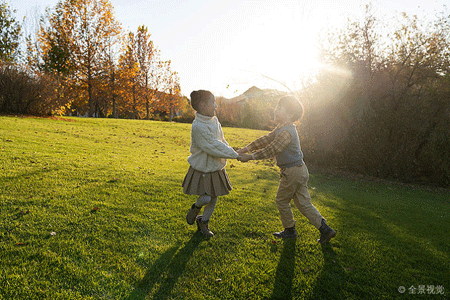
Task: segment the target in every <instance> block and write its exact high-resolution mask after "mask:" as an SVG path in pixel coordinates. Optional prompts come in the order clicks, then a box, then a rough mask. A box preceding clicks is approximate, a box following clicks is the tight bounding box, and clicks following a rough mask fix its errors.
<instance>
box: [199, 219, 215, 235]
mask: <svg viewBox="0 0 450 300" xmlns="http://www.w3.org/2000/svg"><path fill="white" fill-rule="evenodd" d="M195 221H196V223H197V229H198V230H199V231H200V232H201V233H202V235H203V236H204V237H207V238H210V237H213V236H214V233H212V231H211V230H209V226H208V223H209V220H207V221H203V220H202V216H197V218H195Z"/></svg>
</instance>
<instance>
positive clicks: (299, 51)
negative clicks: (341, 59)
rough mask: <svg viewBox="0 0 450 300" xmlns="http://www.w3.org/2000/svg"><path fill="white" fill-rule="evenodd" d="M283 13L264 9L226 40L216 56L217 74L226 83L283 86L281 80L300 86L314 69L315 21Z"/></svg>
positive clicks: (292, 86) (291, 85)
mask: <svg viewBox="0 0 450 300" xmlns="http://www.w3.org/2000/svg"><path fill="white" fill-rule="evenodd" d="M285 16H286V11H283V13H281V12H280V11H278V12H276V11H275V12H274V11H270V10H268V11H267V12H266V14H265V15H263V16H260V17H259V18H257V19H252V20H248V23H247V24H246V26H245V29H244V30H241V31H240V32H237V33H236V34H235V35H234V36H233V37H232V38H231V39H230V40H228V41H227V43H226V46H225V47H223V49H222V51H221V52H220V53H219V55H218V59H219V60H220V65H221V68H220V69H221V70H222V71H221V72H222V74H221V75H222V76H223V77H225V76H228V77H227V78H228V80H229V82H228V83H227V84H231V85H232V84H238V83H239V82H240V83H242V86H243V88H248V86H253V85H256V86H258V87H260V88H280V89H283V86H282V85H280V83H283V84H284V85H286V86H289V87H290V88H292V89H300V88H301V86H302V82H303V81H304V80H305V78H308V77H310V76H312V75H313V74H314V73H315V72H316V71H317V69H318V68H319V63H318V47H317V30H315V29H314V26H315V25H316V24H314V22H309V23H308V24H304V23H303V22H300V21H298V20H297V19H296V18H294V17H291V18H285ZM224 73H225V74H224ZM230 78H232V79H230Z"/></svg>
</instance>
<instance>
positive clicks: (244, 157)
mask: <svg viewBox="0 0 450 300" xmlns="http://www.w3.org/2000/svg"><path fill="white" fill-rule="evenodd" d="M251 159H252V156H251V155H248V154H242V155H241V156H239V157H238V160H239V161H241V162H244V163H245V162H248V161H249V160H251Z"/></svg>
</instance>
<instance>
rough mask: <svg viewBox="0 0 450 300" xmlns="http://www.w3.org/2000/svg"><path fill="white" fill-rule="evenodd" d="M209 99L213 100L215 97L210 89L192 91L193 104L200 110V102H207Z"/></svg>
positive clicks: (194, 107)
mask: <svg viewBox="0 0 450 300" xmlns="http://www.w3.org/2000/svg"><path fill="white" fill-rule="evenodd" d="M209 99H212V100H214V99H215V97H214V95H213V93H211V92H210V91H205V90H199V91H193V92H192V93H191V106H192V108H193V109H195V110H196V111H198V109H199V106H200V104H201V103H205V102H206V101H208V100H209Z"/></svg>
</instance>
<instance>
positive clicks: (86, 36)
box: [41, 0, 120, 117]
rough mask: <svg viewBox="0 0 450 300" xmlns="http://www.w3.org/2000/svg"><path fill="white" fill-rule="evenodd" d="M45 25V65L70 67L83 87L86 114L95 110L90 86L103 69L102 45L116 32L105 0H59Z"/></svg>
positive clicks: (106, 43)
mask: <svg viewBox="0 0 450 300" xmlns="http://www.w3.org/2000/svg"><path fill="white" fill-rule="evenodd" d="M48 19H49V27H47V28H42V29H41V30H42V32H41V37H42V41H43V42H44V43H43V47H44V50H45V51H44V52H45V57H46V58H47V61H45V65H46V66H47V67H50V68H53V67H54V66H58V65H59V63H60V62H61V60H62V62H63V63H64V64H68V65H69V66H70V69H69V70H70V72H69V76H70V77H72V78H73V79H75V81H76V82H77V85H78V86H80V87H81V88H82V89H84V90H87V94H88V104H89V116H90V117H92V116H93V115H94V113H95V103H94V99H93V87H94V82H95V79H96V77H98V76H100V74H102V73H103V72H104V71H105V70H104V61H105V56H104V54H105V51H104V50H105V48H107V46H108V42H109V40H108V39H109V38H111V37H114V36H116V35H118V34H119V32H120V26H119V24H118V22H117V21H116V20H115V19H114V17H113V11H112V6H111V4H110V2H109V1H108V0H77V1H74V0H62V1H60V2H58V4H57V5H56V7H55V12H54V13H49V14H48Z"/></svg>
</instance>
